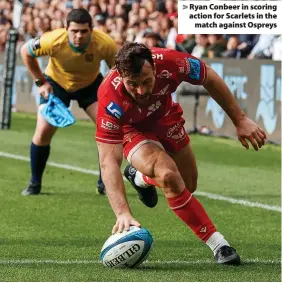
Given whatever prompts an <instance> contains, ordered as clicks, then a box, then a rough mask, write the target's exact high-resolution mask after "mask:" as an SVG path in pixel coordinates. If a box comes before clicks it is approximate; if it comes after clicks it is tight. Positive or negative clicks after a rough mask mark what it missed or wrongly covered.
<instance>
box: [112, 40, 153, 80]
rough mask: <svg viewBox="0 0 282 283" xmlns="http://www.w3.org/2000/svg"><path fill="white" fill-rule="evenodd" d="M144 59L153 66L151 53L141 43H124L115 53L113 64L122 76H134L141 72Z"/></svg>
mask: <svg viewBox="0 0 282 283" xmlns="http://www.w3.org/2000/svg"><path fill="white" fill-rule="evenodd" d="M145 61H149V63H150V64H151V65H152V67H153V68H154V61H153V58H152V53H151V51H150V49H149V48H148V47H146V46H145V45H144V44H141V43H136V42H134V43H131V42H128V43H125V44H124V45H123V46H122V48H121V49H120V50H119V52H118V53H117V55H116V60H115V65H116V68H117V70H118V72H119V73H120V75H121V76H122V77H136V76H139V75H140V74H141V72H142V67H143V65H144V62H145Z"/></svg>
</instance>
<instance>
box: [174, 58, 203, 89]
mask: <svg viewBox="0 0 282 283" xmlns="http://www.w3.org/2000/svg"><path fill="white" fill-rule="evenodd" d="M173 61H174V63H173V65H174V68H175V73H176V76H177V77H178V79H179V80H180V82H188V83H190V84H193V85H202V84H204V82H205V80H206V75H207V70H206V64H205V63H204V62H203V61H202V60H200V59H198V58H196V57H194V56H192V55H191V54H188V53H182V52H175V54H174V60H173Z"/></svg>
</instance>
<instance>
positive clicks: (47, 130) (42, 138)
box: [22, 105, 57, 196]
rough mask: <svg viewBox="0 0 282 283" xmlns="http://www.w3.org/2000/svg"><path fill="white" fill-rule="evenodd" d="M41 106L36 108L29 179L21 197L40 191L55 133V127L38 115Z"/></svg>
mask: <svg viewBox="0 0 282 283" xmlns="http://www.w3.org/2000/svg"><path fill="white" fill-rule="evenodd" d="M42 107H43V105H40V106H39V107H38V112H37V122H36V129H35V133H34V135H33V138H32V142H31V145H30V167H31V179H30V183H29V185H28V187H27V188H26V189H25V190H24V191H23V192H22V195H24V196H27V195H37V194H39V193H40V191H41V183H42V176H43V172H44V169H45V166H46V163H47V160H48V157H49V154H50V144H51V140H52V137H53V135H54V134H55V132H56V129H57V128H55V127H53V126H51V125H50V124H48V123H47V122H46V121H45V119H44V118H43V117H42V115H41V114H40V110H41V109H42Z"/></svg>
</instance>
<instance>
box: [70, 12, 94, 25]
mask: <svg viewBox="0 0 282 283" xmlns="http://www.w3.org/2000/svg"><path fill="white" fill-rule="evenodd" d="M71 22H75V23H78V24H88V25H89V27H90V29H92V19H91V16H90V14H89V13H88V12H87V11H86V10H85V9H82V8H80V9H73V10H72V11H70V12H69V13H68V15H67V28H68V27H69V25H70V23H71Z"/></svg>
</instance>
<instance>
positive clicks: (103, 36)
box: [92, 28, 115, 48]
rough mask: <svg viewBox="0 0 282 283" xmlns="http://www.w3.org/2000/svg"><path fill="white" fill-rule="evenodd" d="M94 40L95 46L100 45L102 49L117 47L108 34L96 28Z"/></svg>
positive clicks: (93, 31)
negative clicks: (109, 46) (110, 45)
mask: <svg viewBox="0 0 282 283" xmlns="http://www.w3.org/2000/svg"><path fill="white" fill-rule="evenodd" d="M92 39H93V42H94V44H99V45H100V46H101V47H102V48H103V47H105V46H108V45H109V44H113V45H115V42H114V40H113V39H112V38H111V37H110V36H109V35H108V34H107V33H105V32H103V31H101V30H98V29H95V28H94V29H93V30H92Z"/></svg>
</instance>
